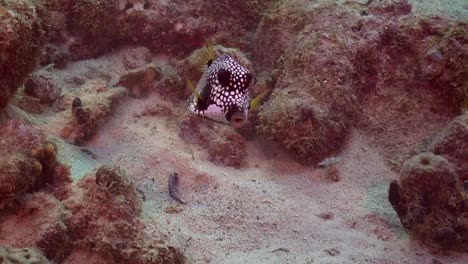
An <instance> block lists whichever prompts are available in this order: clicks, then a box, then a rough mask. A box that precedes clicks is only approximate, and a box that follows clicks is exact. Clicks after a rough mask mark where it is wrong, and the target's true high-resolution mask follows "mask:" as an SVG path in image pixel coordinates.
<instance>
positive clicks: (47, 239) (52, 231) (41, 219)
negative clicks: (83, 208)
mask: <svg viewBox="0 0 468 264" xmlns="http://www.w3.org/2000/svg"><path fill="white" fill-rule="evenodd" d="M64 217H65V210H64V208H63V206H62V204H61V203H60V202H59V201H58V200H56V199H55V198H54V197H53V196H51V195H49V194H46V193H43V192H37V193H34V194H33V195H32V196H30V197H27V198H25V199H24V200H23V201H22V202H21V204H20V205H19V206H18V208H17V211H16V213H10V214H6V215H5V217H4V218H2V221H1V222H0V226H1V233H2V238H1V239H0V244H2V245H9V246H13V247H31V246H34V247H36V248H39V249H40V250H41V251H42V252H43V253H44V255H45V256H46V257H47V258H48V259H50V260H54V261H60V260H62V259H63V258H64V257H65V256H66V255H67V254H68V251H69V250H70V246H71V244H70V239H69V237H68V231H67V227H66V225H65V223H64V222H63V219H64Z"/></svg>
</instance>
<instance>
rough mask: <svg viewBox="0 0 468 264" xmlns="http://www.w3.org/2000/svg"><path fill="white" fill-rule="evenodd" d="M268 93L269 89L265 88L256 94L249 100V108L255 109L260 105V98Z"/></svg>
mask: <svg viewBox="0 0 468 264" xmlns="http://www.w3.org/2000/svg"><path fill="white" fill-rule="evenodd" d="M269 93H270V90H265V91H263V92H261V93H260V94H258V95H257V96H256V97H255V98H254V99H252V100H251V101H250V110H255V109H257V108H258V107H259V106H260V103H261V102H262V100H263V99H264V98H265V97H266V96H267V95H268V94H269Z"/></svg>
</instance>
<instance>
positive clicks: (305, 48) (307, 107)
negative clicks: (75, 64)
mask: <svg viewBox="0 0 468 264" xmlns="http://www.w3.org/2000/svg"><path fill="white" fill-rule="evenodd" d="M299 5H301V3H300V1H292V2H288V3H286V2H285V3H282V4H279V5H278V6H275V7H274V8H273V9H272V10H271V11H270V12H269V15H268V16H266V17H265V18H264V19H267V20H278V19H279V20H280V21H283V20H284V19H286V18H290V20H288V21H283V23H287V24H288V26H286V29H288V30H287V31H286V32H285V33H284V34H285V36H293V38H292V39H287V38H284V40H285V39H287V43H288V44H286V42H285V41H283V42H282V41H278V42H276V41H274V42H273V43H272V45H271V47H269V50H270V49H271V50H273V51H275V50H276V51H278V52H279V51H281V50H282V49H283V48H284V52H283V53H282V54H281V53H275V52H273V54H272V55H268V56H267V57H269V58H270V59H269V60H266V59H265V58H264V59H261V60H260V61H265V63H273V65H274V66H273V67H274V68H276V69H279V70H280V71H281V74H279V77H278V81H277V82H276V85H275V88H274V91H273V93H272V95H271V96H270V99H269V101H268V102H266V103H265V104H264V105H263V106H262V107H261V108H260V112H259V114H258V117H259V123H258V125H257V130H258V131H259V132H260V133H261V134H263V135H266V136H267V137H271V138H273V139H274V140H275V141H277V142H278V143H279V144H280V145H281V146H282V147H284V148H285V149H287V150H288V151H289V152H291V153H292V154H293V155H294V156H295V157H296V159H297V160H298V161H300V162H302V163H305V164H312V165H315V164H317V163H318V162H320V161H321V160H323V159H324V158H326V157H327V156H329V155H333V154H336V153H337V152H338V151H339V150H340V149H341V147H342V145H343V143H344V141H345V139H346V136H347V134H348V129H349V127H350V124H351V123H352V121H353V120H355V117H356V110H357V108H356V106H355V103H356V100H357V91H356V89H355V86H354V85H353V79H354V77H353V71H354V68H353V65H352V61H351V56H352V49H350V48H349V47H350V46H351V45H353V44H355V43H356V39H357V35H356V34H355V33H354V31H353V25H354V24H355V23H357V21H358V18H357V17H356V16H355V15H353V14H352V13H350V12H348V11H347V10H346V9H344V8H342V7H340V6H338V5H334V4H331V5H313V6H311V8H309V9H307V10H308V11H300V14H298V15H297V17H293V18H291V16H293V12H294V10H296V9H298V6H299ZM287 14H289V15H287ZM276 16H278V17H276ZM305 19H308V20H307V21H308V24H305V23H304V22H305ZM271 27H272V26H271V25H270V23H266V22H265V23H261V27H260V28H259V30H258V34H266V35H264V36H262V37H261V38H260V37H259V40H258V42H259V43H263V42H264V41H265V39H268V38H272V37H273V36H272V35H276V34H277V31H276V30H274V29H275V26H273V28H271ZM261 32H264V33H261ZM280 39H283V38H282V37H281V38H280ZM258 45H260V44H258ZM257 53H258V55H257V56H260V55H261V54H263V53H261V51H257V52H256V54H257ZM272 56H276V57H272Z"/></svg>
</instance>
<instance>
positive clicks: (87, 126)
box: [59, 79, 127, 145]
mask: <svg viewBox="0 0 468 264" xmlns="http://www.w3.org/2000/svg"><path fill="white" fill-rule="evenodd" d="M126 94H127V89H125V88H124V87H114V88H110V87H108V83H107V81H106V80H104V79H94V80H90V81H88V82H86V83H85V84H83V85H82V86H81V87H79V88H78V89H77V93H76V94H74V96H73V95H72V94H69V95H67V98H66V99H65V106H66V107H67V108H68V109H70V111H64V112H61V113H60V116H59V119H60V120H64V121H63V123H65V126H64V127H63V129H62V131H61V135H62V136H63V137H64V138H66V139H68V140H70V141H71V142H73V143H74V144H76V145H81V144H83V143H84V142H85V141H86V140H88V139H89V138H90V137H91V136H93V135H94V134H95V132H96V130H97V128H99V126H100V125H101V124H102V120H103V119H105V118H106V117H107V116H108V115H109V114H110V113H111V112H112V109H113V106H114V104H115V103H116V102H117V101H118V99H120V98H121V97H123V96H124V95H126ZM77 98H78V99H77ZM75 104H76V105H75Z"/></svg>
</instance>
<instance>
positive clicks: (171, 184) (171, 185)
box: [167, 172, 186, 204]
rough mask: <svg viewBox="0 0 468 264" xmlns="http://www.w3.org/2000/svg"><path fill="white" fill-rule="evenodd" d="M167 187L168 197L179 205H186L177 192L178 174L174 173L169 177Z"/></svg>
mask: <svg viewBox="0 0 468 264" xmlns="http://www.w3.org/2000/svg"><path fill="white" fill-rule="evenodd" d="M167 187H168V189H169V195H170V196H171V197H172V198H173V199H174V200H176V201H177V202H179V203H181V204H186V202H185V201H183V200H182V199H181V198H180V192H179V174H178V173H176V172H174V173H173V174H171V175H169V179H168V182H167Z"/></svg>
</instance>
